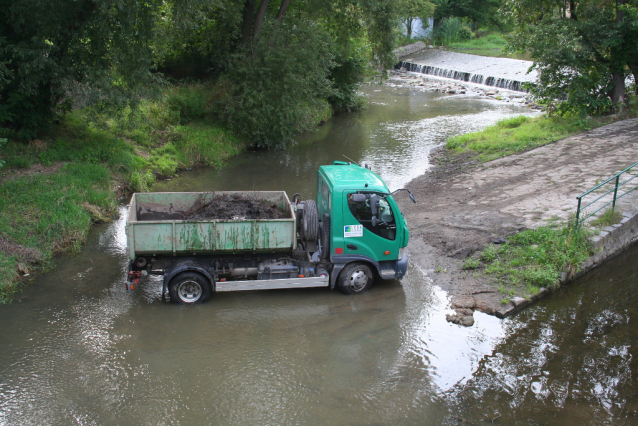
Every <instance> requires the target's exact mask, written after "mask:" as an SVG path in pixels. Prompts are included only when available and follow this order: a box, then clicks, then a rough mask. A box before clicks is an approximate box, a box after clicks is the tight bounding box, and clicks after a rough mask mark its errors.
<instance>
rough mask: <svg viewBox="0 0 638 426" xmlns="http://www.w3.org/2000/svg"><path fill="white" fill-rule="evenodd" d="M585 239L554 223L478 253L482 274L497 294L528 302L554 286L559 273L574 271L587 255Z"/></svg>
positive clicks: (587, 243)
mask: <svg viewBox="0 0 638 426" xmlns="http://www.w3.org/2000/svg"><path fill="white" fill-rule="evenodd" d="M587 236H588V234H587V231H586V230H582V229H581V230H578V231H575V232H574V231H573V229H572V227H571V226H568V225H567V224H556V223H550V224H549V225H547V226H542V227H539V228H536V229H531V230H527V231H523V232H521V233H518V234H515V235H512V236H511V237H509V241H508V242H507V243H506V244H503V245H500V246H498V248H496V246H493V245H491V246H488V247H486V248H485V249H484V250H483V251H482V253H481V254H480V255H479V257H480V259H481V260H482V261H483V262H484V269H483V273H484V274H486V275H488V276H491V277H492V278H494V279H495V281H496V284H497V285H499V292H500V293H502V294H506V295H507V296H510V297H511V296H515V295H519V296H522V297H527V298H529V297H531V296H533V295H535V294H537V293H538V292H539V291H540V288H542V287H545V288H554V287H555V286H557V285H558V282H559V279H560V276H561V273H562V272H563V271H568V270H569V271H576V270H577V268H578V267H579V265H581V264H582V263H583V262H584V261H585V260H586V259H587V258H588V257H589V256H590V255H591V246H590V244H589V242H588V240H587Z"/></svg>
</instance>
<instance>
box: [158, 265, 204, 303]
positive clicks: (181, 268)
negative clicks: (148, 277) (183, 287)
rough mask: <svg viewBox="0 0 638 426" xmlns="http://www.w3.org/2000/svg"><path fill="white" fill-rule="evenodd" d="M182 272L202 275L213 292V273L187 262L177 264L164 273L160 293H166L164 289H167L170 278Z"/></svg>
mask: <svg viewBox="0 0 638 426" xmlns="http://www.w3.org/2000/svg"><path fill="white" fill-rule="evenodd" d="M182 272H196V273H198V274H201V275H203V276H204V278H206V279H207V280H208V282H209V284H210V288H211V292H213V293H214V292H215V278H214V277H213V275H212V274H211V273H210V272H209V271H208V270H207V269H206V268H204V267H203V266H201V265H199V264H192V263H190V262H188V263H183V264H177V265H175V266H174V267H172V268H171V269H169V270H168V271H166V272H165V273H164V287H163V289H162V295H164V294H166V291H167V290H168V285H169V284H170V282H171V280H172V279H173V278H174V277H175V276H177V275H178V274H181V273H182Z"/></svg>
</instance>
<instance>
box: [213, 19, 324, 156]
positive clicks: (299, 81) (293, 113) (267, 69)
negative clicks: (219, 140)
mask: <svg viewBox="0 0 638 426" xmlns="http://www.w3.org/2000/svg"><path fill="white" fill-rule="evenodd" d="M328 46H329V42H328V38H327V37H326V36H325V35H324V34H323V33H322V32H321V31H320V30H319V29H318V28H317V27H316V26H314V25H312V24H311V23H301V24H300V23H298V24H297V25H295V26H291V27H285V28H284V27H280V28H279V29H278V30H277V31H275V30H273V29H272V28H271V29H269V30H266V29H264V31H262V34H261V36H260V38H259V40H258V41H257V42H255V45H254V46H252V48H251V49H250V50H248V49H246V50H245V51H243V52H241V53H239V54H237V55H236V56H235V59H234V65H233V67H232V68H233V70H234V72H233V73H232V74H231V75H230V76H229V83H230V86H231V91H230V92H229V93H227V94H226V95H225V96H224V97H223V98H222V99H221V100H220V101H219V104H218V106H219V110H220V112H221V115H222V117H223V119H224V121H225V122H226V123H227V125H228V126H229V127H230V128H231V129H232V130H234V131H235V132H237V133H238V134H239V135H241V136H243V137H245V138H246V139H247V140H248V141H249V142H250V143H252V144H253V145H254V146H256V147H260V148H278V147H282V146H283V145H284V144H286V143H287V142H289V141H291V140H292V137H293V136H294V134H295V133H298V132H302V131H306V130H309V129H311V128H313V126H314V125H316V124H317V122H318V120H316V117H317V115H318V114H320V113H321V112H322V111H323V107H324V103H323V102H322V100H321V99H322V98H327V97H329V96H330V95H331V94H333V89H332V87H331V82H330V80H329V79H328V76H329V72H330V69H331V68H332V66H333V58H332V55H331V53H330V50H329V47H328Z"/></svg>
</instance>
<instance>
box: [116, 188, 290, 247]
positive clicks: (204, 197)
mask: <svg viewBox="0 0 638 426" xmlns="http://www.w3.org/2000/svg"><path fill="white" fill-rule="evenodd" d="M219 196H231V199H232V197H236V198H242V199H252V200H255V201H263V202H265V203H267V204H269V205H275V206H276V207H277V209H278V210H279V212H283V214H282V216H283V217H284V218H283V219H282V218H279V219H276V218H267V219H245V218H242V217H241V216H239V217H234V218H232V219H228V218H206V219H197V220H192V219H183V218H184V217H188V215H187V214H185V213H187V212H191V211H192V210H193V209H194V207H196V206H197V205H201V203H202V202H204V203H211V202H213V203H214V202H215V200H216V197H219ZM227 199H228V198H227ZM295 230H296V223H295V214H294V212H293V209H292V205H291V204H290V200H289V199H288V196H287V195H286V193H285V192H284V191H217V192H214V193H210V192H156V193H135V194H133V197H132V198H131V204H130V208H129V212H128V217H127V219H126V235H127V239H128V250H129V257H130V258H131V259H135V257H136V256H141V255H155V254H173V255H185V254H233V253H260V252H264V253H265V252H267V253H273V252H291V251H293V249H294V248H295V246H296V243H297V241H296V232H295Z"/></svg>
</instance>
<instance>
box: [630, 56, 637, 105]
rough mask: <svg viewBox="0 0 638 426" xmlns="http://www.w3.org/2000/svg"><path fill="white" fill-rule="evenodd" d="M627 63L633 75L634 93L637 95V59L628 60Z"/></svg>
mask: <svg viewBox="0 0 638 426" xmlns="http://www.w3.org/2000/svg"><path fill="white" fill-rule="evenodd" d="M628 65H629V69H630V70H631V73H632V74H633V75H634V89H636V95H637V96H638V61H636V62H630V63H629V64H628Z"/></svg>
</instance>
